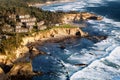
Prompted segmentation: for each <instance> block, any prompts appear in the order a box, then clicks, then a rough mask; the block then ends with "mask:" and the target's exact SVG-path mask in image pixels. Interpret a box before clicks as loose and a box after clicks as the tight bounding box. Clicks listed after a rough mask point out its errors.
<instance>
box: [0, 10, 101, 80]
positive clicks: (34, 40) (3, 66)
mask: <svg viewBox="0 0 120 80" xmlns="http://www.w3.org/2000/svg"><path fill="white" fill-rule="evenodd" d="M86 20H102V17H101V16H97V15H95V14H93V13H89V12H80V13H69V12H68V13H65V14H64V15H63V17H61V23H58V24H57V26H54V27H52V28H50V29H45V30H40V31H37V32H34V33H32V34H31V35H29V36H24V37H23V38H22V41H21V43H20V45H19V47H18V48H16V49H15V50H11V52H12V53H13V54H9V53H7V50H6V55H0V76H1V75H2V77H0V79H2V80H9V78H11V79H12V78H14V77H15V76H16V75H18V77H21V76H22V77H25V76H26V77H29V78H31V76H34V75H40V74H42V72H41V73H35V72H33V71H32V65H31V61H32V59H33V58H34V57H35V56H37V55H43V54H46V53H45V52H43V51H39V50H37V49H36V47H35V45H36V44H40V43H44V42H46V41H52V42H57V41H59V40H60V41H62V40H64V39H66V38H68V37H69V38H70V37H80V38H81V37H87V38H88V36H89V34H88V33H87V32H84V31H82V29H81V26H79V27H78V26H74V25H73V24H71V23H76V22H77V23H79V22H81V21H86ZM85 26H86V25H84V27H85ZM82 27H83V26H82ZM94 37H95V36H94ZM97 38H99V37H97ZM33 44H34V45H33ZM61 48H64V47H61ZM19 75H20V76H19ZM17 80H18V79H17Z"/></svg>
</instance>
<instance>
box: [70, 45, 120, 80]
mask: <svg viewBox="0 0 120 80" xmlns="http://www.w3.org/2000/svg"><path fill="white" fill-rule="evenodd" d="M119 52H120V46H118V47H116V48H115V49H114V50H113V51H112V52H111V53H110V55H109V56H108V57H106V58H102V59H100V60H96V61H94V62H93V63H91V64H90V65H89V66H88V67H86V68H84V69H83V70H81V71H78V72H76V73H75V74H73V75H72V76H71V78H70V80H82V79H83V78H84V79H90V80H93V79H97V80H111V79H114V78H115V77H116V76H117V78H118V77H120V63H119V62H120V58H119V57H120V54H119ZM106 59H107V60H108V61H109V62H111V61H112V62H111V63H114V64H116V65H119V66H118V68H116V67H114V65H107V64H104V63H103V62H104V61H105V60H106Z"/></svg>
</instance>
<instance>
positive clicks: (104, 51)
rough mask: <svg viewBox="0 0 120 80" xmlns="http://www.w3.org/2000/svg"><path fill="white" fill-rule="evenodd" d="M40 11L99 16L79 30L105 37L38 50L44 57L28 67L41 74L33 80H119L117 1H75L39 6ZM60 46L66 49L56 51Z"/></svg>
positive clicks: (118, 12) (119, 50)
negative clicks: (100, 18) (100, 17)
mask: <svg viewBox="0 0 120 80" xmlns="http://www.w3.org/2000/svg"><path fill="white" fill-rule="evenodd" d="M42 9H44V10H49V11H57V10H62V11H65V12H67V11H79V12H86V11H87V12H91V13H95V14H97V15H100V16H103V20H101V21H93V20H88V21H86V24H87V26H86V27H85V28H84V29H83V30H84V31H87V32H88V33H89V34H91V35H106V36H108V37H107V39H105V40H101V41H97V42H95V41H92V40H89V39H86V38H81V39H80V38H76V39H68V40H65V41H63V42H59V43H46V44H44V45H43V46H42V47H41V46H40V47H39V49H40V50H42V51H45V52H46V53H47V54H46V55H42V56H37V57H36V58H35V59H34V60H33V61H32V65H33V70H34V71H38V72H39V71H42V72H43V73H44V75H41V76H35V77H33V80H120V16H119V15H120V1H119V0H76V1H74V2H67V3H56V4H52V5H47V6H42ZM61 44H64V45H65V47H66V48H65V49H60V48H59V47H60V45H61ZM80 64H81V65H82V66H79V65H80ZM83 64H84V65H83Z"/></svg>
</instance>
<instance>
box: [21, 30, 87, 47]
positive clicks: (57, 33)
mask: <svg viewBox="0 0 120 80" xmlns="http://www.w3.org/2000/svg"><path fill="white" fill-rule="evenodd" d="M77 32H80V36H81V37H84V36H86V35H87V33H85V32H83V31H82V30H81V29H79V28H53V29H50V30H46V31H43V32H39V33H37V34H33V37H25V38H23V42H22V45H26V44H27V43H31V42H35V41H38V40H47V39H50V38H57V37H64V36H75V35H76V33H77Z"/></svg>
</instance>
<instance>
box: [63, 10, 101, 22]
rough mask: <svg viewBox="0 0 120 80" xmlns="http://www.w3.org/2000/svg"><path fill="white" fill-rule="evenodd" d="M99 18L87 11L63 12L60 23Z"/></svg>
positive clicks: (99, 17)
mask: <svg viewBox="0 0 120 80" xmlns="http://www.w3.org/2000/svg"><path fill="white" fill-rule="evenodd" d="M91 19H92V20H101V19H102V17H101V16H97V15H95V14H92V13H88V12H81V13H70V14H65V15H64V16H63V18H62V23H64V24H70V23H71V22H79V21H80V20H91Z"/></svg>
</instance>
